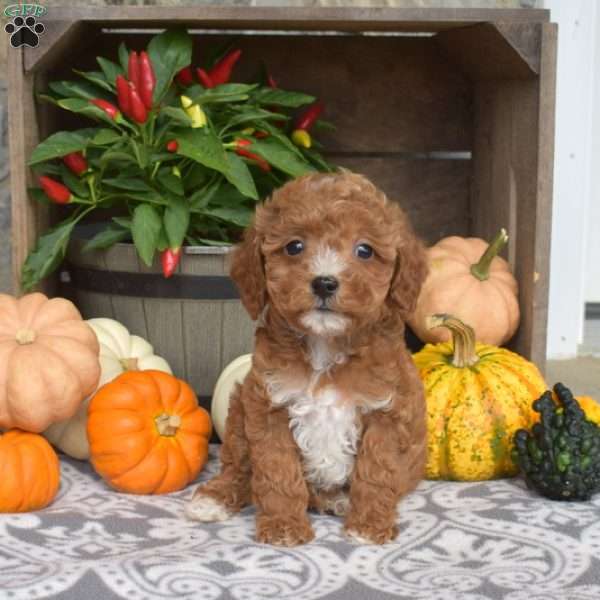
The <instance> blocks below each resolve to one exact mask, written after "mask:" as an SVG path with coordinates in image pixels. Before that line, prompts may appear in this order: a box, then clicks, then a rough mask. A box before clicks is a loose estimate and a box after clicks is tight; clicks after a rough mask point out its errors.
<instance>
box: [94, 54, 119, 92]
mask: <svg viewBox="0 0 600 600" xmlns="http://www.w3.org/2000/svg"><path fill="white" fill-rule="evenodd" d="M96 60H97V61H98V64H99V65H100V68H101V69H102V72H103V73H104V77H106V81H108V83H110V84H111V85H113V86H114V85H116V84H115V79H116V78H117V75H124V71H123V69H122V68H121V66H120V65H118V64H116V63H114V62H112V61H111V60H107V59H106V58H102V57H101V56H96Z"/></svg>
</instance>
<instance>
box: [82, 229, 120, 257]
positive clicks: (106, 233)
mask: <svg viewBox="0 0 600 600" xmlns="http://www.w3.org/2000/svg"><path fill="white" fill-rule="evenodd" d="M130 235H131V234H130V232H129V230H128V229H123V228H122V227H114V226H112V225H109V226H108V227H107V228H106V229H104V230H103V231H100V232H99V233H97V234H96V235H95V236H94V237H93V238H92V239H91V240H89V241H87V242H86V243H85V244H84V246H83V248H82V249H81V250H82V252H90V251H92V250H105V249H106V248H110V247H111V246H112V245H113V244H116V243H118V242H122V241H123V240H126V239H127V238H128V237H129V236H130Z"/></svg>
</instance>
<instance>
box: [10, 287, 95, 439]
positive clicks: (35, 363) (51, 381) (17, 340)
mask: <svg viewBox="0 0 600 600" xmlns="http://www.w3.org/2000/svg"><path fill="white" fill-rule="evenodd" d="M98 351H99V346H98V340H97V339H96V336H95V335H94V332H93V331H92V329H91V327H90V326H89V325H88V324H87V323H85V321H84V320H83V319H82V318H81V315H80V314H79V311H78V310H77V309H76V308H75V306H74V304H73V303H72V302H69V301H68V300H65V299H64V298H53V299H52V300H49V299H48V298H47V297H46V296H44V294H40V293H34V294H28V295H26V296H23V297H22V298H20V299H17V298H14V297H13V296H8V295H6V294H0V428H5V429H11V428H19V429H23V430H25V431H31V432H34V433H39V432H40V431H43V430H44V429H46V428H47V427H48V426H49V425H50V424H52V423H55V422H57V421H63V420H65V419H68V418H70V417H72V416H73V415H74V414H75V412H76V411H77V409H78V408H79V406H80V405H81V402H82V401H83V399H84V398H85V397H86V396H87V395H88V394H90V393H91V392H93V391H94V390H95V389H96V384H97V383H98V379H99V377H100V362H99V360H98Z"/></svg>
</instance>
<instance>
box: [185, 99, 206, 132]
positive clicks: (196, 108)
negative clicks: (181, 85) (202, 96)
mask: <svg viewBox="0 0 600 600" xmlns="http://www.w3.org/2000/svg"><path fill="white" fill-rule="evenodd" d="M180 100H181V106H183V110H185V112H186V114H187V116H188V117H189V118H190V119H191V120H192V129H198V128H199V127H204V126H205V125H206V122H207V121H206V114H205V113H204V111H203V110H202V108H201V107H200V105H199V104H194V103H193V101H192V99H191V98H190V97H189V96H180Z"/></svg>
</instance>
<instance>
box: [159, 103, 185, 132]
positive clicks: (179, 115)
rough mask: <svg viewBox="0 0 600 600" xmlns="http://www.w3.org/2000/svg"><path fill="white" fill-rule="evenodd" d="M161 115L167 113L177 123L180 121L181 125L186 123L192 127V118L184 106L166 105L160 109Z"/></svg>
mask: <svg viewBox="0 0 600 600" xmlns="http://www.w3.org/2000/svg"><path fill="white" fill-rule="evenodd" d="M160 115H161V116H162V115H165V116H167V117H170V118H171V119H173V121H175V122H176V123H180V124H181V125H185V126H186V127H190V126H191V125H192V120H191V119H190V118H189V117H188V115H187V113H186V112H185V110H183V108H177V107H175V106H165V107H163V108H161V109H160Z"/></svg>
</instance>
